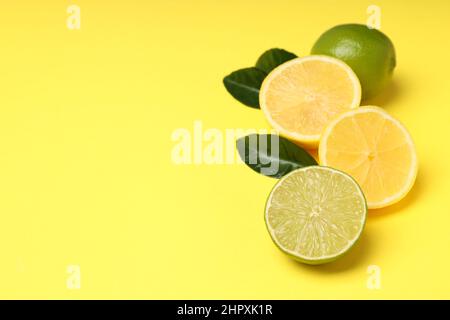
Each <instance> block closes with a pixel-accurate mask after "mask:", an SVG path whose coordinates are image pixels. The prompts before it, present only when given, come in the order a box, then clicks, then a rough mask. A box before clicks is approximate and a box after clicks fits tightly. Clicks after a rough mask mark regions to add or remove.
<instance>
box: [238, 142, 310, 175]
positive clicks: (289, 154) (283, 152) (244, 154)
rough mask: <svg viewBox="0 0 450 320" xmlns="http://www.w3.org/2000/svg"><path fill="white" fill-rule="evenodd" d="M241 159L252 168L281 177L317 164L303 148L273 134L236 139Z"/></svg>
mask: <svg viewBox="0 0 450 320" xmlns="http://www.w3.org/2000/svg"><path fill="white" fill-rule="evenodd" d="M236 147H237V149H238V152H239V155H240V157H241V159H242V161H244V162H245V164H246V165H247V166H249V167H250V168H251V169H252V170H254V171H256V172H258V173H260V174H262V175H265V176H269V177H273V178H281V177H282V176H284V175H286V174H287V173H289V172H291V171H292V170H295V169H299V168H303V167H308V166H313V165H317V162H316V160H315V159H314V158H313V157H312V156H311V155H310V154H309V153H308V152H306V151H305V150H303V149H302V148H300V147H299V146H297V145H296V144H294V143H292V142H290V141H289V140H287V139H285V138H283V137H280V136H278V135H273V134H250V135H248V136H245V137H242V138H240V139H238V140H237V141H236Z"/></svg>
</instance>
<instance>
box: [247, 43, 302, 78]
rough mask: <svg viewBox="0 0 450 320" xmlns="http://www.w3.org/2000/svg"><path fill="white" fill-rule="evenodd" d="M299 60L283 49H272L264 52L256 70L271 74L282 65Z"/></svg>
mask: <svg viewBox="0 0 450 320" xmlns="http://www.w3.org/2000/svg"><path fill="white" fill-rule="evenodd" d="M294 58H297V56H296V55H295V54H293V53H291V52H288V51H286V50H283V49H278V48H275V49H270V50H267V51H266V52H264V53H263V54H262V55H261V57H259V59H258V61H257V62H256V68H258V69H260V70H262V71H264V72H266V73H269V72H270V71H272V70H273V69H275V68H276V67H278V66H279V65H280V64H283V63H285V62H286V61H289V60H292V59H294Z"/></svg>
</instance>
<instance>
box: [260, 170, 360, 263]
mask: <svg viewBox="0 0 450 320" xmlns="http://www.w3.org/2000/svg"><path fill="white" fill-rule="evenodd" d="M366 214H367V206H366V201H365V199H364V195H363V193H362V191H361V189H360V187H359V186H358V184H357V183H356V182H355V181H354V180H353V178H351V177H350V176H348V175H347V174H345V173H343V172H340V171H338V170H335V169H331V168H327V167H319V166H311V167H307V168H302V169H298V170H295V171H293V172H291V173H289V174H288V175H286V176H284V177H283V178H282V179H281V180H280V181H279V182H278V183H277V184H276V185H275V187H274V188H273V190H272V192H271V193H270V196H269V198H268V200H267V204H266V211H265V220H266V225H267V228H268V230H269V233H270V236H271V237H272V240H273V241H274V242H275V244H276V245H277V246H278V247H279V248H280V249H281V250H282V251H283V252H285V253H287V254H288V255H290V256H292V257H293V258H295V259H297V260H299V261H301V262H304V263H308V264H321V263H326V262H331V261H333V260H335V259H337V258H338V257H339V256H341V255H342V254H344V253H345V252H347V251H348V250H349V249H350V248H351V247H352V246H353V244H354V243H355V242H356V241H357V240H358V238H359V237H360V235H361V232H362V230H363V228H364V224H365V221H366Z"/></svg>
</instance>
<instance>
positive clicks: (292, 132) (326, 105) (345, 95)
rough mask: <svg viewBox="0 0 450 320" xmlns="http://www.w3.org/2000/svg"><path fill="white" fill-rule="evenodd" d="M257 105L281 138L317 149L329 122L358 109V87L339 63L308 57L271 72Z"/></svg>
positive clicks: (292, 61)
mask: <svg viewBox="0 0 450 320" xmlns="http://www.w3.org/2000/svg"><path fill="white" fill-rule="evenodd" d="M259 101H260V106H261V110H262V111H263V112H264V114H265V116H266V117H267V120H268V122H269V123H270V124H271V125H272V126H273V127H274V128H275V129H276V130H278V131H279V132H280V134H283V135H284V136H286V137H287V138H291V139H293V140H295V141H297V142H299V143H300V144H302V145H304V146H306V147H312V148H317V147H318V145H319V140H320V135H321V133H322V131H323V130H324V129H325V127H326V126H327V124H328V123H329V122H330V120H332V119H333V118H335V117H336V116H337V115H339V114H340V113H342V112H345V111H348V110H350V109H354V108H357V107H359V105H360V102H361V84H360V83H359V80H358V77H357V76H356V74H355V73H354V72H353V70H352V69H351V68H350V67H349V66H348V65H346V64H345V63H343V62H342V61H340V60H337V59H335V58H331V57H326V56H307V57H301V58H297V59H293V60H291V61H289V62H288V63H284V64H283V65H282V66H279V67H278V68H276V69H275V70H273V71H272V72H271V73H270V74H269V75H268V76H267V77H266V78H265V79H264V82H263V84H262V85H261V90H260V95H259Z"/></svg>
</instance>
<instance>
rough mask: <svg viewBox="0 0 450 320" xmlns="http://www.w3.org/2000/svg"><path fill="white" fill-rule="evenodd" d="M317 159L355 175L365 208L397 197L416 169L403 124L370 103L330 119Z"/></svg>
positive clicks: (409, 185)
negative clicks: (365, 204)
mask: <svg viewBox="0 0 450 320" xmlns="http://www.w3.org/2000/svg"><path fill="white" fill-rule="evenodd" d="M319 161H320V163H321V164H322V165H324V166H330V167H333V168H336V169H339V170H342V171H344V172H346V173H348V174H350V175H351V176H352V177H353V178H355V180H356V181H357V182H358V183H359V185H360V186H361V188H362V189H363V191H364V194H365V195H366V199H367V204H368V206H369V209H374V208H382V207H386V206H388V205H391V204H393V203H395V202H397V201H400V200H401V199H402V198H403V197H404V196H405V195H406V194H407V193H408V192H409V190H410V189H411V188H412V186H413V184H414V181H415V179H416V175H417V170H418V162H417V155H416V151H415V148H414V143H413V140H412V138H411V136H410V134H409V133H408V131H407V130H406V128H405V127H404V126H403V125H402V124H401V123H400V122H399V121H398V120H397V119H395V118H394V117H392V116H391V115H389V114H388V113H387V112H386V111H384V110H383V109H381V108H378V107H373V106H366V107H360V108H358V109H357V110H352V111H349V112H346V113H344V114H342V115H340V116H339V117H338V118H337V119H335V120H334V121H332V122H331V123H330V125H329V126H328V127H327V128H326V129H325V131H324V133H323V135H322V138H321V140H320V146H319Z"/></svg>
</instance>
